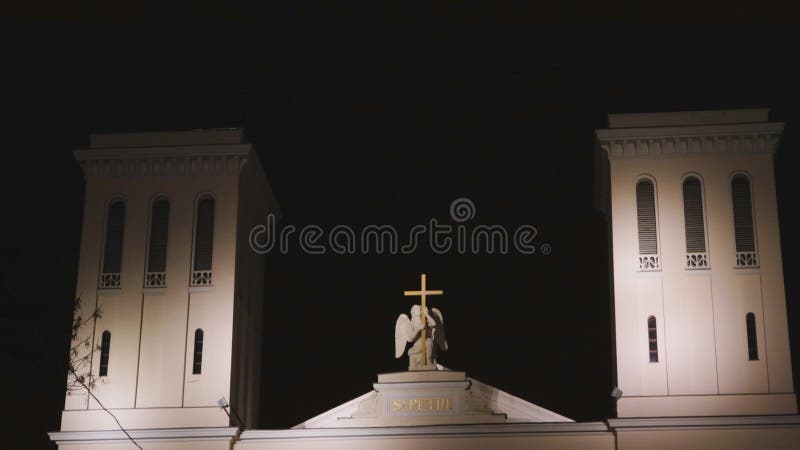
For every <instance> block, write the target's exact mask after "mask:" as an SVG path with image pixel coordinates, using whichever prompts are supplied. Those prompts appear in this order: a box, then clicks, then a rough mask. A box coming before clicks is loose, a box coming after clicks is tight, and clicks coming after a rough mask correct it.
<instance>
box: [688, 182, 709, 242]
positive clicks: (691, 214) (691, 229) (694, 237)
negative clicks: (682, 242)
mask: <svg viewBox="0 0 800 450" xmlns="http://www.w3.org/2000/svg"><path fill="white" fill-rule="evenodd" d="M683 217H684V226H685V228H686V252H687V253H701V252H705V251H706V230H705V223H704V222H703V191H702V186H701V185H700V180H698V179H697V178H694V177H691V178H687V179H686V181H684V182H683Z"/></svg>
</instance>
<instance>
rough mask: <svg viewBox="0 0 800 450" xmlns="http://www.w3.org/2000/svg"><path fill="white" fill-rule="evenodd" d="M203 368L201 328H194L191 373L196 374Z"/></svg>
mask: <svg viewBox="0 0 800 450" xmlns="http://www.w3.org/2000/svg"><path fill="white" fill-rule="evenodd" d="M202 368H203V330H201V329H200V328H198V329H196V330H194V359H193V360H192V374H193V375H198V374H200V373H201V372H202Z"/></svg>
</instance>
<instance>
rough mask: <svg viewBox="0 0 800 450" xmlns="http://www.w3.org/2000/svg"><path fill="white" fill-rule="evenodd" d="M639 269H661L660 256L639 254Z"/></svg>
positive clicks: (644, 270)
mask: <svg viewBox="0 0 800 450" xmlns="http://www.w3.org/2000/svg"><path fill="white" fill-rule="evenodd" d="M639 270H640V271H642V272H656V271H660V270H661V258H659V257H658V255H639Z"/></svg>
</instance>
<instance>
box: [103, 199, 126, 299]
mask: <svg viewBox="0 0 800 450" xmlns="http://www.w3.org/2000/svg"><path fill="white" fill-rule="evenodd" d="M124 232H125V202H124V201H123V200H114V201H112V202H111V204H110V205H109V206H108V213H107V214H106V233H105V240H106V242H105V245H104V248H103V271H102V273H101V274H100V287H101V288H104V289H109V288H111V289H113V288H119V287H120V272H122V238H123V235H124Z"/></svg>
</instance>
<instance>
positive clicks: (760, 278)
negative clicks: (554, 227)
mask: <svg viewBox="0 0 800 450" xmlns="http://www.w3.org/2000/svg"><path fill="white" fill-rule="evenodd" d="M610 123H611V127H610V128H609V129H606V130H598V132H597V135H598V138H599V141H600V147H601V149H602V150H601V151H602V152H603V155H602V156H603V158H607V160H606V161H605V164H606V170H607V171H608V174H607V175H608V177H607V179H608V180H609V182H608V184H607V186H606V189H608V194H609V197H608V198H609V200H610V204H609V205H607V206H608V208H609V212H610V228H611V235H612V236H611V245H612V249H613V250H612V258H613V293H614V300H613V301H614V315H615V340H616V370H617V372H616V374H617V384H618V386H619V388H620V389H621V390H622V391H623V396H622V398H621V399H619V400H618V402H617V409H618V415H619V416H620V417H635V416H661V415H663V416H687V415H714V414H719V415H722V414H789V413H795V412H796V404H795V397H794V394H793V385H792V376H791V360H790V354H789V339H788V326H787V321H786V299H785V294H784V287H783V271H782V265H781V253H780V238H779V230H778V213H777V203H776V198H775V183H774V175H773V173H774V170H773V152H774V149H775V147H776V146H777V143H778V139H779V137H780V133H781V131H782V128H783V124H778V123H769V122H768V121H767V111H766V110H737V111H717V112H702V113H663V114H625V115H611V116H610ZM740 172H743V173H746V174H748V176H749V177H750V183H751V191H752V196H753V215H754V222H755V240H756V247H757V254H758V257H759V266H758V267H755V268H737V267H736V264H735V262H736V254H735V240H734V226H733V207H732V197H731V178H732V176H733V175H734V174H736V173H740ZM688 175H695V176H697V177H698V178H700V179H701V181H702V186H703V193H704V213H705V225H706V240H707V246H706V250H707V254H708V258H709V263H710V267H709V268H708V269H700V270H688V269H687V268H686V265H685V260H686V245H685V230H684V210H683V181H684V178H685V177H686V176H688ZM642 177H648V178H650V179H652V180H653V181H654V182H655V186H656V207H657V219H658V240H659V257H660V265H661V268H660V270H655V271H644V270H641V268H640V266H639V261H638V256H639V249H638V241H637V234H638V233H637V208H636V183H637V181H638V180H639V179H640V178H642ZM748 312H753V313H754V314H755V316H756V323H757V327H756V330H757V338H758V350H759V359H758V360H756V361H750V360H749V359H748V352H747V334H746V327H745V315H746V314H747V313H748ZM651 315H652V316H655V317H656V319H657V330H658V332H657V336H658V354H659V358H658V362H650V361H649V354H648V329H647V318H648V317H649V316H651ZM744 394H747V395H744ZM751 394H760V395H761V396H753V395H751Z"/></svg>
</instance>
